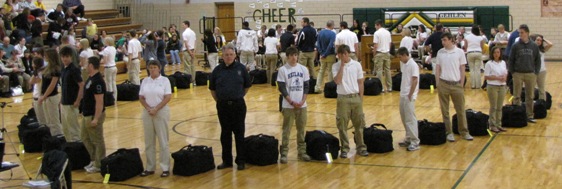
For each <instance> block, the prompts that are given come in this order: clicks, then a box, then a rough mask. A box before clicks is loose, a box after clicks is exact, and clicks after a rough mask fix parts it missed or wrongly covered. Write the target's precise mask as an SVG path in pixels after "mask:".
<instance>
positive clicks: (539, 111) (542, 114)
mask: <svg viewBox="0 0 562 189" xmlns="http://www.w3.org/2000/svg"><path fill="white" fill-rule="evenodd" d="M547 115H548V112H547V111H546V101H544V100H535V101H534V102H533V118H535V119H543V118H546V116H547Z"/></svg>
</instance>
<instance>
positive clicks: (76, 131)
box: [61, 105, 80, 142]
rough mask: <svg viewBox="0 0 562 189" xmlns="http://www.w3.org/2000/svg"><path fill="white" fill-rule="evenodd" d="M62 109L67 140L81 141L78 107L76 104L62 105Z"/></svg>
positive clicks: (63, 128)
mask: <svg viewBox="0 0 562 189" xmlns="http://www.w3.org/2000/svg"><path fill="white" fill-rule="evenodd" d="M61 110H62V111H61V117H62V130H63V132H64V136H65V138H66V141H68V142H76V141H80V124H79V123H78V117H80V113H79V112H78V108H76V107H74V105H62V108H61Z"/></svg>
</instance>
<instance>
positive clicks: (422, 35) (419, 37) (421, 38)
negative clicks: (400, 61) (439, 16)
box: [416, 24, 429, 60]
mask: <svg viewBox="0 0 562 189" xmlns="http://www.w3.org/2000/svg"><path fill="white" fill-rule="evenodd" d="M428 36H429V33H428V32H427V30H426V29H425V26H424V25H423V24H420V25H419V26H418V32H417V34H416V42H417V44H418V56H419V58H420V60H421V59H422V58H423V56H424V55H425V52H424V47H423V44H424V43H425V40H426V39H427V37H428Z"/></svg>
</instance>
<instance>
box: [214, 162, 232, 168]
mask: <svg viewBox="0 0 562 189" xmlns="http://www.w3.org/2000/svg"><path fill="white" fill-rule="evenodd" d="M230 167H232V164H225V163H221V164H220V165H219V166H217V169H226V168H230Z"/></svg>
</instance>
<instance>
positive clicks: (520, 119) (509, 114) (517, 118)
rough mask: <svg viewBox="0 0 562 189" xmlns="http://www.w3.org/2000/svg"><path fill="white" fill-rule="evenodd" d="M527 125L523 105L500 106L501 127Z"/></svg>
mask: <svg viewBox="0 0 562 189" xmlns="http://www.w3.org/2000/svg"><path fill="white" fill-rule="evenodd" d="M525 126H527V111H526V110H525V106H518V105H505V106H503V107H502V127H525Z"/></svg>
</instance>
